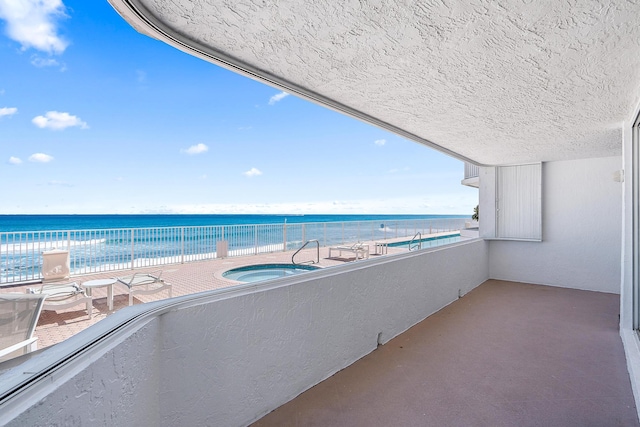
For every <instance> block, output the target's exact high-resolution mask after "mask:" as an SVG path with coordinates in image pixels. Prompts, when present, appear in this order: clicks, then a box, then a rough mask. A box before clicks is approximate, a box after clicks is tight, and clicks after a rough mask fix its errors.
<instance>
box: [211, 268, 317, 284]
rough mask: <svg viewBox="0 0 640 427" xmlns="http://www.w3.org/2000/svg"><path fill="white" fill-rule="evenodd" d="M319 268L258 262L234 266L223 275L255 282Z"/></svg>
mask: <svg viewBox="0 0 640 427" xmlns="http://www.w3.org/2000/svg"><path fill="white" fill-rule="evenodd" d="M319 268H320V267H314V266H312V265H300V264H256V265H247V266H244V267H238V268H232V269H231V270H227V271H225V272H224V273H222V277H224V278H225V279H229V280H235V281H238V282H244V283H253V282H261V281H263V280H271V279H278V278H280V277H289V276H293V275H295V274H302V273H306V272H308V271H312V270H317V269H319Z"/></svg>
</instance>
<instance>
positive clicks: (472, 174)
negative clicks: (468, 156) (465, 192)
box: [464, 162, 480, 179]
mask: <svg viewBox="0 0 640 427" xmlns="http://www.w3.org/2000/svg"><path fill="white" fill-rule="evenodd" d="M479 176H480V168H479V167H478V166H476V165H473V164H471V163H466V162H465V164H464V179H469V178H477V177H479Z"/></svg>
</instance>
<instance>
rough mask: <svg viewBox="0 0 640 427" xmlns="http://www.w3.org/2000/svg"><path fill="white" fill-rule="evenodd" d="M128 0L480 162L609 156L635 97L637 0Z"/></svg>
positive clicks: (257, 64) (639, 44)
mask: <svg viewBox="0 0 640 427" xmlns="http://www.w3.org/2000/svg"><path fill="white" fill-rule="evenodd" d="M111 1H112V3H113V4H114V5H116V7H118V3H119V2H122V1H126V0H111ZM136 2H137V3H138V4H143V6H144V7H145V8H146V9H147V12H148V17H149V18H151V20H152V21H156V22H157V21H158V20H159V21H161V22H163V23H164V25H166V26H168V28H169V29H170V32H172V33H173V34H172V35H173V36H174V37H176V38H178V39H179V40H181V41H182V42H183V43H186V44H187V45H205V46H208V47H209V48H210V49H211V50H212V51H214V52H223V53H225V54H226V55H229V56H230V57H232V58H234V62H235V64H236V65H240V66H241V67H242V66H245V65H248V66H250V67H254V68H257V69H259V70H262V71H263V72H264V73H266V75H267V76H269V75H271V76H277V77H279V78H280V79H283V80H284V81H286V82H288V84H291V85H292V87H294V88H298V89H300V90H302V91H303V92H307V93H315V94H320V95H321V96H323V97H326V98H328V99H331V100H334V101H336V102H338V103H341V104H343V105H346V106H348V107H350V108H352V109H354V110H357V111H360V112H363V113H366V114H368V115H370V116H372V117H375V118H377V119H379V120H381V121H383V122H385V123H389V124H391V125H394V126H396V127H398V128H400V129H403V130H405V131H407V132H410V133H412V134H415V135H417V136H418V137H420V138H424V139H426V140H429V141H431V142H433V143H435V144H438V145H440V146H442V147H445V148H447V149H449V150H452V151H454V152H456V153H459V154H461V155H463V156H466V157H468V158H470V159H473V160H474V161H477V162H479V163H482V164H488V165H490V164H509V163H521V162H532V161H551V160H567V159H580V158H589V157H605V156H614V155H620V154H621V139H622V133H621V126H622V122H623V121H625V120H627V121H628V120H629V119H630V115H631V113H632V111H633V108H634V107H635V105H636V104H637V102H638V100H639V99H640V90H639V88H640V25H638V22H640V3H639V2H637V1H610V2H609V1H563V2H559V1H557V0H541V1H528V0H525V1H521V0H505V1H495V0H475V1H470V2H461V1H451V0H441V1H420V2H392V1H388V2H387V1H384V2H383V1H346V2H335V1H329V0H318V1H314V2H300V1H296V0H284V1H263V0H233V1H215V0H171V1H169V0H136ZM146 31H147V32H149V34H152V35H154V36H157V33H156V34H154V33H153V32H152V31H149V30H148V29H147V30H146ZM160 38H161V39H162V37H160Z"/></svg>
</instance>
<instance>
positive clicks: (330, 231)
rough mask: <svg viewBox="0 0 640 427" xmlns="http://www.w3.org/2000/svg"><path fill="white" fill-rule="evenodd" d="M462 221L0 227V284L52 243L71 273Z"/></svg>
mask: <svg viewBox="0 0 640 427" xmlns="http://www.w3.org/2000/svg"><path fill="white" fill-rule="evenodd" d="M465 221H468V218H438V219H416V220H387V221H384V222H380V221H353V222H322V223H299V224H286V223H285V224H257V225H224V226H191V227H162V228H127V229H103V230H67V231H31V232H9V233H0V285H2V284H10V283H20V282H28V281H36V280H40V279H41V278H42V274H41V265H42V253H43V252H44V251H48V250H51V249H63V250H68V251H69V252H70V267H71V274H72V275H78V274H88V273H99V272H106V271H115V270H125V269H133V268H140V267H151V266H158V265H165V264H177V263H185V262H190V261H200V260H206V259H214V258H217V257H218V254H217V248H218V245H219V244H220V242H224V243H225V246H226V248H228V249H227V251H228V252H227V254H226V256H240V255H255V254H259V253H267V252H278V251H287V250H293V249H297V248H299V247H300V246H301V245H302V244H303V243H304V242H305V241H307V240H311V239H316V240H318V241H319V242H320V244H321V245H322V246H331V245H337V244H344V243H347V242H360V241H381V240H386V239H392V238H398V237H412V236H414V235H415V234H416V233H417V232H420V233H422V234H423V235H425V234H431V233H438V232H444V231H454V230H460V229H461V228H464V223H465ZM221 248H222V246H221ZM222 256H224V255H222Z"/></svg>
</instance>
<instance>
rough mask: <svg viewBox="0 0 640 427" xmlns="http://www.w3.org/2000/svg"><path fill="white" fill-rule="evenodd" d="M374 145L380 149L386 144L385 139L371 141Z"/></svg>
mask: <svg viewBox="0 0 640 427" xmlns="http://www.w3.org/2000/svg"><path fill="white" fill-rule="evenodd" d="M373 143H374V144H376V145H377V146H378V147H382V146H383V145H384V144H386V143H387V140H386V139H376V140H375V141H373Z"/></svg>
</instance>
